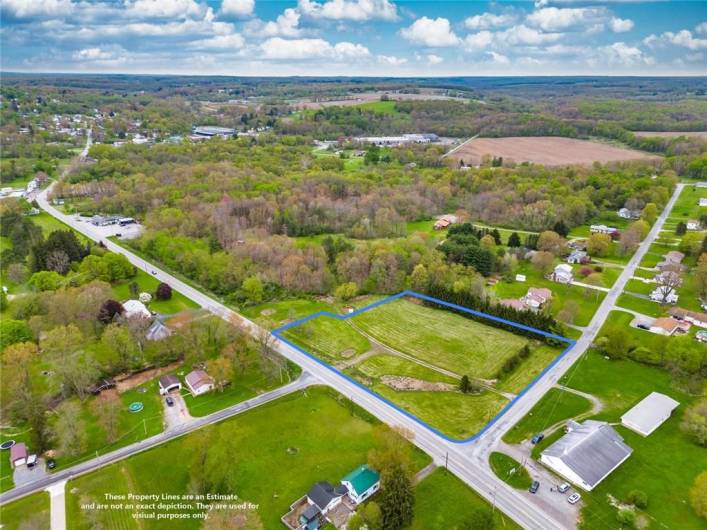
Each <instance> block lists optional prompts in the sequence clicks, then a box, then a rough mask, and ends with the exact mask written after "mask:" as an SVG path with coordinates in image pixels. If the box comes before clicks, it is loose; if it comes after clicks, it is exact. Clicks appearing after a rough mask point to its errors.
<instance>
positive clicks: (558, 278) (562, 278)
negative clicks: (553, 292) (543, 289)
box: [550, 263, 574, 283]
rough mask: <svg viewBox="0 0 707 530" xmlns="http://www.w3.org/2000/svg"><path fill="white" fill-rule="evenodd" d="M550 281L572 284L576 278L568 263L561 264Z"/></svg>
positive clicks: (551, 275)
mask: <svg viewBox="0 0 707 530" xmlns="http://www.w3.org/2000/svg"><path fill="white" fill-rule="evenodd" d="M550 279H551V280H552V281H555V282H558V283H572V280H573V279H574V276H573V275H572V266H571V265H568V264H567V263H560V264H559V265H558V266H557V267H555V270H554V271H553V272H552V274H550Z"/></svg>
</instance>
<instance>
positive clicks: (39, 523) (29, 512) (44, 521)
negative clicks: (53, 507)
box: [0, 491, 49, 530]
mask: <svg viewBox="0 0 707 530" xmlns="http://www.w3.org/2000/svg"><path fill="white" fill-rule="evenodd" d="M0 527H2V529H3V530H25V529H27V530H32V529H48V528H49V493H47V492H45V491H41V492H39V493H34V494H32V495H28V496H27V497H24V498H23V499H20V500H18V501H15V502H11V503H10V504H4V505H3V506H0Z"/></svg>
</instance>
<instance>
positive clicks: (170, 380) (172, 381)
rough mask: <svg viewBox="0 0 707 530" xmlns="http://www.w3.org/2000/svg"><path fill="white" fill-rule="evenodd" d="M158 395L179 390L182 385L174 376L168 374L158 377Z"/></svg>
mask: <svg viewBox="0 0 707 530" xmlns="http://www.w3.org/2000/svg"><path fill="white" fill-rule="evenodd" d="M159 387H160V394H161V395H165V394H169V393H170V392H171V391H172V390H181V389H182V383H181V382H180V381H179V378H178V377H177V376H176V375H173V374H168V375H163V376H162V377H160V380H159Z"/></svg>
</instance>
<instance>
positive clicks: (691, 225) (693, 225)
mask: <svg viewBox="0 0 707 530" xmlns="http://www.w3.org/2000/svg"><path fill="white" fill-rule="evenodd" d="M687 229H688V230H699V229H700V222H699V221H695V220H694V219H690V220H689V221H688V222H687Z"/></svg>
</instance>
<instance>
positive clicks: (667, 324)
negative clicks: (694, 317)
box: [649, 317, 690, 337]
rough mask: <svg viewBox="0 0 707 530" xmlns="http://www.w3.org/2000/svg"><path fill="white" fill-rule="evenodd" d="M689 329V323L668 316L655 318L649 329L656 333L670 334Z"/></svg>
mask: <svg viewBox="0 0 707 530" xmlns="http://www.w3.org/2000/svg"><path fill="white" fill-rule="evenodd" d="M689 329H690V324H689V323H687V322H684V321H680V320H677V319H675V318H670V317H661V318H656V319H655V320H654V321H653V323H652V324H651V325H650V328H649V331H650V332H651V333H656V334H658V335H665V336H668V337H670V336H672V335H674V334H675V333H685V332H686V331H688V330H689Z"/></svg>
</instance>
